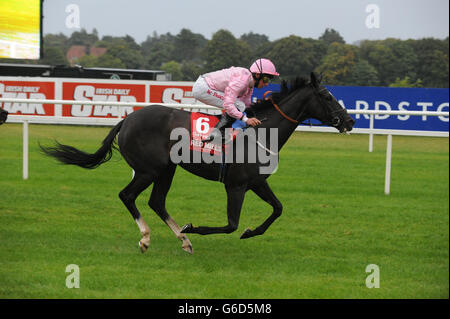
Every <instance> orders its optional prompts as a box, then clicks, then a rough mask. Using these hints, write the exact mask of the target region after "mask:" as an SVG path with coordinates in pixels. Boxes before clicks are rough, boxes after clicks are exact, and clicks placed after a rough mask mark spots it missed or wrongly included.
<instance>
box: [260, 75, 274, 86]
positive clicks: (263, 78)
mask: <svg viewBox="0 0 450 319" xmlns="http://www.w3.org/2000/svg"><path fill="white" fill-rule="evenodd" d="M272 79H273V75H270V74H263V76H262V81H263V83H264V84H267V83H269V82H270V80H272Z"/></svg>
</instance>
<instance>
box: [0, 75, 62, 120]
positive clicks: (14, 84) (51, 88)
mask: <svg viewBox="0 0 450 319" xmlns="http://www.w3.org/2000/svg"><path fill="white" fill-rule="evenodd" d="M0 97H2V98H11V99H40V100H42V99H54V98H55V83H54V82H50V81H48V82H44V81H43V82H41V81H39V82H38V81H9V80H0ZM0 107H2V108H3V109H5V110H6V111H8V112H9V114H11V115H40V116H53V115H55V110H54V107H53V104H36V103H30V104H26V103H10V102H4V103H0Z"/></svg>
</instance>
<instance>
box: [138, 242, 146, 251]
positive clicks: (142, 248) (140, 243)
mask: <svg viewBox="0 0 450 319" xmlns="http://www.w3.org/2000/svg"><path fill="white" fill-rule="evenodd" d="M139 248H140V249H141V253H145V252H146V251H147V249H148V245H146V244H144V243H142V242H141V241H139Z"/></svg>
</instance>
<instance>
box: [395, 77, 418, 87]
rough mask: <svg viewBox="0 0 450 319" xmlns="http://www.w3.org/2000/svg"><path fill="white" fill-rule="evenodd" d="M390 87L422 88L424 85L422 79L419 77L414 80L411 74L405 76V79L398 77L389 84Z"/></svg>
mask: <svg viewBox="0 0 450 319" xmlns="http://www.w3.org/2000/svg"><path fill="white" fill-rule="evenodd" d="M389 87H402V88H420V87H422V81H421V80H420V79H418V80H417V81H415V82H412V81H411V79H410V78H409V76H405V77H404V78H403V79H400V78H396V79H395V81H394V82H393V83H391V84H389Z"/></svg>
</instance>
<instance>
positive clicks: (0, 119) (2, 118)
mask: <svg viewBox="0 0 450 319" xmlns="http://www.w3.org/2000/svg"><path fill="white" fill-rule="evenodd" d="M7 118H8V111H7V110H4V109H2V108H0V125H2V124H3V123H5V122H6V119H7Z"/></svg>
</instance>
